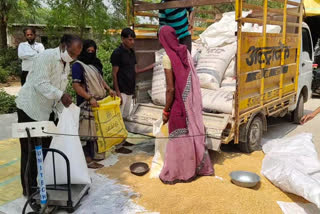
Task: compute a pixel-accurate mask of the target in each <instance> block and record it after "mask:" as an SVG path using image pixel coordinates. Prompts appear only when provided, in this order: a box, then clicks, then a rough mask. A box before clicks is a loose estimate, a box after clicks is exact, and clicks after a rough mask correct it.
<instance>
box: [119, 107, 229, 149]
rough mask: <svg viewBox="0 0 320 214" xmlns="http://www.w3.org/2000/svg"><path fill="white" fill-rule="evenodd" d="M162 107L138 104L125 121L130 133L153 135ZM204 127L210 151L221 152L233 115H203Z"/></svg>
mask: <svg viewBox="0 0 320 214" xmlns="http://www.w3.org/2000/svg"><path fill="white" fill-rule="evenodd" d="M162 111H163V107H162V106H157V105H154V104H137V105H136V106H135V108H134V109H133V111H132V113H131V115H130V117H129V118H128V119H127V120H126V121H125V124H126V127H127V129H128V131H129V132H134V133H141V134H147V135H152V128H153V123H154V122H155V121H157V120H158V119H159V118H161V117H162ZM203 119H204V125H205V126H206V128H207V134H208V139H207V143H208V145H207V146H208V149H211V150H215V151H219V150H220V145H221V142H222V133H223V131H224V130H225V128H226V127H227V125H228V123H229V121H230V119H231V115H229V114H214V113H203Z"/></svg>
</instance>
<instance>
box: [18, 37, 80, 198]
mask: <svg viewBox="0 0 320 214" xmlns="http://www.w3.org/2000/svg"><path fill="white" fill-rule="evenodd" d="M81 50H82V40H81V39H80V38H79V37H78V36H74V35H68V34H66V35H64V36H63V37H62V38H61V42H60V46H59V47H57V48H54V49H47V50H45V51H43V52H42V53H41V54H39V56H38V57H36V59H35V60H34V63H33V65H32V69H31V70H30V73H29V74H28V80H27V81H26V83H25V84H24V86H23V87H22V88H21V89H20V91H19V93H18V97H17V99H16V104H17V108H18V109H17V113H18V123H25V122H37V121H48V120H49V121H55V119H56V116H57V115H58V114H57V113H61V112H62V110H63V108H64V107H69V105H70V104H71V103H72V98H71V96H70V95H69V94H67V93H65V90H66V87H67V84H68V75H69V74H70V63H71V62H73V61H75V60H76V59H77V57H78V56H79V54H80V53H81ZM36 141H37V139H36V138H31V142H30V144H31V145H30V146H31V148H29V147H28V139H27V138H20V147H21V164H20V167H21V173H20V174H21V184H22V187H23V195H25V196H27V195H30V194H32V193H33V192H35V189H32V188H31V187H32V186H37V179H36V178H37V163H36V156H35V153H34V152H32V151H30V150H32V149H33V148H34V146H35V145H36ZM50 143H51V139H50V138H43V140H42V145H43V148H49V146H50ZM29 155H30V156H31V157H30V158H31V161H30V163H29V170H28V173H27V172H26V167H27V160H28V157H29ZM25 177H28V179H27V180H28V183H25Z"/></svg>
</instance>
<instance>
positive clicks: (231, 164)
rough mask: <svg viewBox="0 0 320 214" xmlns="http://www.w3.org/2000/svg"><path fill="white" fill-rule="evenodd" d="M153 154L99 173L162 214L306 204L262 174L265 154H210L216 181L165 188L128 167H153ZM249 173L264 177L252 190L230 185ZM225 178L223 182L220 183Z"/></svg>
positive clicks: (259, 210) (128, 158) (125, 159)
mask: <svg viewBox="0 0 320 214" xmlns="http://www.w3.org/2000/svg"><path fill="white" fill-rule="evenodd" d="M152 157H153V156H152V154H145V153H139V154H135V155H129V156H127V155H126V156H120V157H119V161H118V163H117V164H115V165H114V166H111V167H107V168H103V169H101V170H99V171H97V172H98V173H100V174H103V175H106V176H107V177H109V178H111V179H117V180H118V181H119V183H120V184H124V185H128V186H130V187H131V188H132V189H133V190H134V191H135V192H137V193H139V194H140V197H138V198H135V199H134V200H135V201H136V202H137V203H138V204H139V205H141V206H143V207H145V208H146V209H147V210H149V211H155V212H160V213H201V214H203V213H255V214H256V213H259V214H260V213H272V214H274V213H282V211H281V209H280V208H279V206H278V204H277V203H276V202H277V201H285V202H302V203H307V201H305V200H304V199H303V198H301V197H298V196H295V195H292V194H286V193H284V192H282V191H281V190H280V189H278V188H277V187H275V186H273V185H272V183H270V182H269V181H268V180H267V179H266V178H264V177H263V176H262V175H261V174H260V170H261V163H262V159H263V157H264V155H263V153H262V152H254V153H252V154H250V155H247V154H239V153H225V152H223V153H216V152H214V153H211V157H213V158H212V161H213V163H214V168H215V175H216V176H217V177H200V178H198V179H197V180H196V181H194V182H192V183H183V184H176V185H165V184H163V183H162V182H161V181H160V180H159V179H150V178H149V173H150V172H149V173H147V174H146V175H144V176H142V177H139V176H135V175H132V174H131V173H130V170H129V166H130V165H131V164H132V163H134V162H140V161H142V162H146V163H147V164H148V165H149V166H151V161H152ZM234 170H247V171H251V172H255V173H257V174H258V175H259V176H260V177H261V183H260V185H258V186H256V187H255V188H253V189H248V188H241V187H238V186H235V185H234V184H232V183H231V181H230V178H229V173H230V172H231V171H234ZM221 178H222V179H221Z"/></svg>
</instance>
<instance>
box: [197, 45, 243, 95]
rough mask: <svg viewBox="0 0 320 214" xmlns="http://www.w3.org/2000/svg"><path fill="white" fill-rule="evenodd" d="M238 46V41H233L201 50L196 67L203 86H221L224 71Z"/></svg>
mask: <svg viewBox="0 0 320 214" xmlns="http://www.w3.org/2000/svg"><path fill="white" fill-rule="evenodd" d="M236 47H237V45H236V43H232V44H229V45H226V46H223V47H218V48H208V49H205V50H202V51H201V54H200V57H199V60H198V63H197V67H196V69H197V74H198V77H199V80H200V86H201V88H207V89H218V88H220V84H221V81H222V79H223V76H224V73H225V71H226V69H227V67H228V65H229V64H230V61H231V59H232V58H233V57H234V55H235V54H236Z"/></svg>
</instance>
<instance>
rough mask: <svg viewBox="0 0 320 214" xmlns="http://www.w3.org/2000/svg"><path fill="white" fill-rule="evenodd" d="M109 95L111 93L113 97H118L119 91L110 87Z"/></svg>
mask: <svg viewBox="0 0 320 214" xmlns="http://www.w3.org/2000/svg"><path fill="white" fill-rule="evenodd" d="M109 95H110V96H111V97H116V96H117V93H116V92H115V91H114V90H112V89H111V88H110V89H109Z"/></svg>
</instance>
